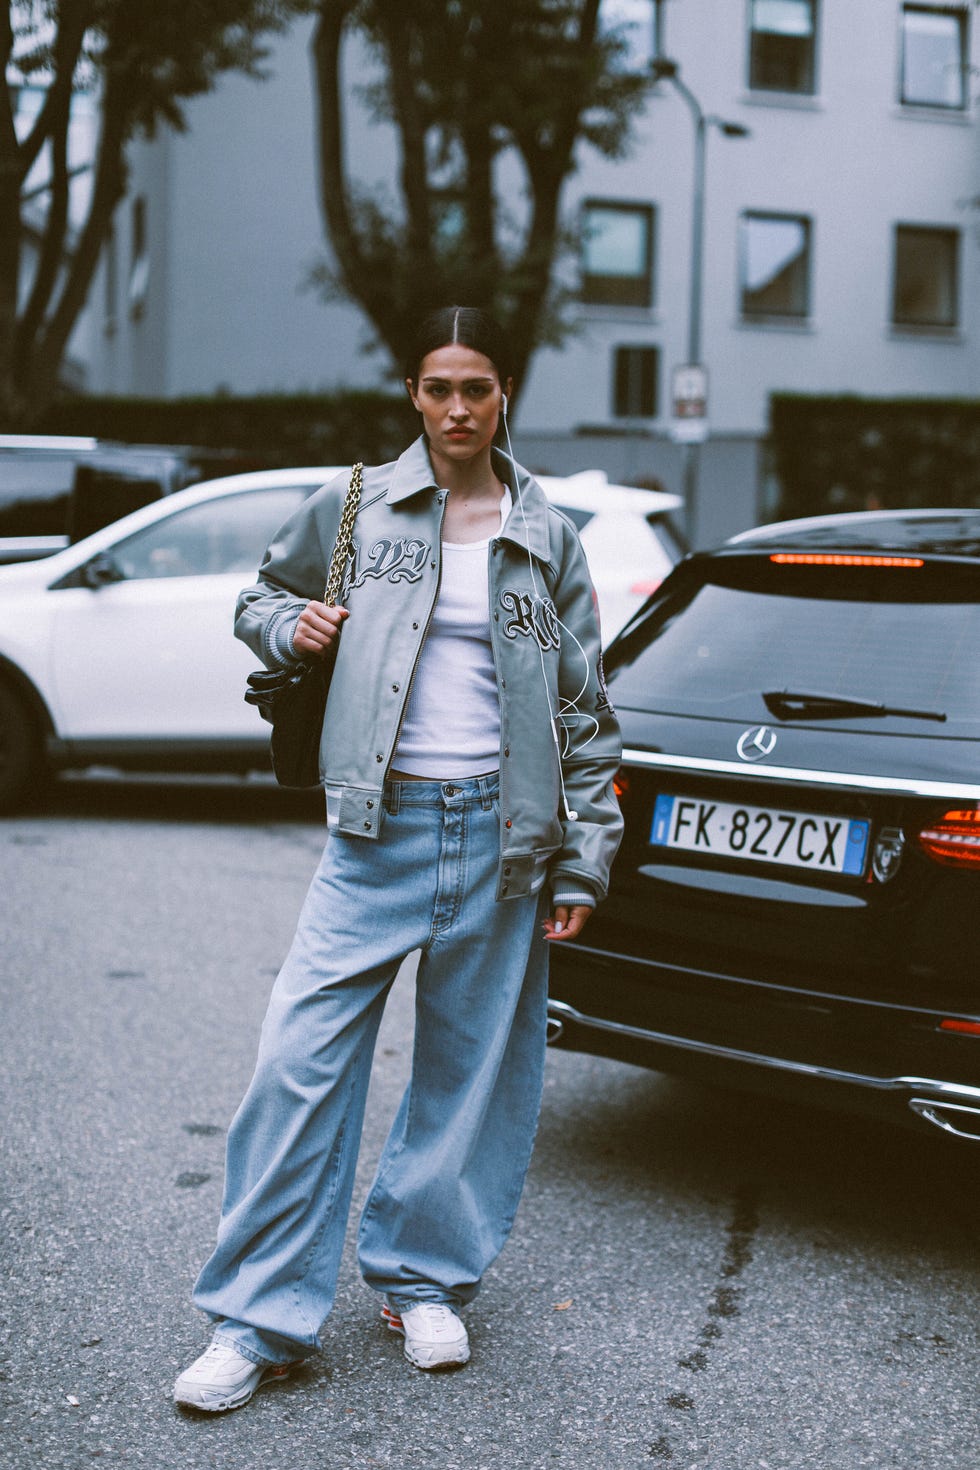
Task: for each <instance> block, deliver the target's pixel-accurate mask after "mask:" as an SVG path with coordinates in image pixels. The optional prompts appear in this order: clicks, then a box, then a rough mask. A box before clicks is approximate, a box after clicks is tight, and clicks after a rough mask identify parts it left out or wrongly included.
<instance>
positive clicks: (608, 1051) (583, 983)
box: [548, 945, 980, 1142]
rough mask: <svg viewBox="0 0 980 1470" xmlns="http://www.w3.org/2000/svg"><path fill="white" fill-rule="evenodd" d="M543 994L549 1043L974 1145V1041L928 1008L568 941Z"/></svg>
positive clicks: (977, 1076)
mask: <svg viewBox="0 0 980 1470" xmlns="http://www.w3.org/2000/svg"><path fill="white" fill-rule="evenodd" d="M556 962H557V963H556ZM551 992H552V993H551V996H550V998H549V1001H548V1039H549V1042H550V1044H551V1045H552V1046H557V1047H561V1048H567V1049H569V1050H573V1051H584V1052H590V1053H592V1054H594V1055H597V1056H606V1057H611V1058H613V1059H616V1060H619V1061H625V1062H631V1063H633V1064H634V1065H638V1066H645V1067H652V1068H656V1069H657V1070H659V1071H664V1072H677V1073H682V1074H684V1075H687V1076H689V1077H692V1078H694V1079H696V1080H699V1081H703V1082H708V1083H720V1084H722V1085H725V1086H733V1087H737V1088H742V1089H748V1090H750V1091H755V1092H762V1093H765V1094H768V1095H779V1096H781V1097H783V1098H786V1099H787V1100H792V1101H798V1102H807V1103H812V1102H816V1103H822V1104H825V1105H830V1106H831V1107H836V1108H839V1109H843V1110H844V1111H848V1112H858V1113H866V1114H867V1113H870V1114H872V1115H875V1116H878V1117H881V1118H887V1119H889V1120H891V1121H892V1122H904V1123H907V1124H909V1125H911V1126H913V1127H916V1128H918V1129H920V1130H921V1129H922V1128H923V1127H924V1126H925V1125H926V1124H928V1125H930V1126H932V1127H934V1128H938V1129H941V1130H942V1131H944V1132H947V1133H950V1134H954V1135H956V1136H959V1137H963V1138H967V1139H970V1140H971V1141H973V1142H980V1039H978V1038H972V1037H971V1038H953V1037H949V1036H946V1035H941V1034H939V1033H938V1031H937V1027H938V1023H939V1020H940V1017H939V1016H938V1015H936V1014H934V1013H930V1012H928V1011H924V1010H923V1011H914V1010H909V1009H907V1008H905V1007H900V1006H889V1005H887V1004H885V1005H881V1004H875V1003H872V1002H868V1001H862V1000H859V999H856V998H845V997H841V996H834V997H831V996H820V997H818V996H817V995H816V994H815V993H814V992H800V991H796V992H794V991H793V990H791V989H790V988H787V987H782V986H780V987H775V986H771V985H763V984H759V983H757V982H752V981H749V980H744V979H743V980H738V979H736V978H735V977H722V976H719V975H717V974H715V975H710V976H709V975H707V974H705V973H704V972H701V973H700V974H699V973H698V972H696V971H687V972H686V973H684V974H681V973H680V972H678V971H675V970H674V969H673V967H670V966H666V965H664V966H660V965H657V964H655V963H651V962H649V961H647V962H639V963H638V962H637V961H636V960H635V959H633V958H628V957H625V956H612V955H610V954H608V952H593V953H591V954H590V952H589V951H588V950H587V949H586V948H584V947H577V946H576V947H574V948H573V946H571V945H570V946H569V947H568V949H567V950H565V951H564V952H563V953H562V954H561V956H560V957H559V956H558V955H553V957H552V982H551Z"/></svg>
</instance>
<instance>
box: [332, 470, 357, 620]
mask: <svg viewBox="0 0 980 1470" xmlns="http://www.w3.org/2000/svg"><path fill="white" fill-rule="evenodd" d="M363 469H364V466H363V464H360V463H358V464H356V465H355V466H354V468H353V469H352V470H351V472H350V484H349V485H348V487H347V499H346V500H345V501H344V510H343V514H342V515H341V517H340V529H339V530H338V532H337V540H336V542H335V543H334V548H333V556H332V557H331V558H330V571H329V572H328V573H327V590H326V591H325V592H324V594H323V600H324V602H325V603H326V604H327V607H333V606H334V604H335V603H336V601H337V597H338V595H339V593H340V584H341V582H342V581H343V579H344V568H345V567H346V565H347V553H348V552H349V551H350V538H351V533H352V531H353V529H354V520H355V518H356V516H357V507H358V504H359V502H360V499H361V484H362V480H361V474H362V471H363Z"/></svg>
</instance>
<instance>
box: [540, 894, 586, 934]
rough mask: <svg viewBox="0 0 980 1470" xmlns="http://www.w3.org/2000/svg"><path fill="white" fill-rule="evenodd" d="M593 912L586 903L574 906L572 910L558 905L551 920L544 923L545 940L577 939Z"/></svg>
mask: <svg viewBox="0 0 980 1470" xmlns="http://www.w3.org/2000/svg"><path fill="white" fill-rule="evenodd" d="M591 912H592V910H591V908H590V907H589V905H588V904H585V903H577V904H573V906H572V907H571V908H566V907H565V905H564V904H563V903H559V904H556V905H555V911H554V913H553V914H552V916H551V918H550V919H545V921H544V937H545V939H557V940H562V939H575V938H576V937H577V936H578V935H579V934H581V932H582V930H583V929H584V928H585V926H586V924H587V923H588V920H589V915H590V914H591Z"/></svg>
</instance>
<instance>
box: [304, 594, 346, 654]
mask: <svg viewBox="0 0 980 1470" xmlns="http://www.w3.org/2000/svg"><path fill="white" fill-rule="evenodd" d="M347 616H348V612H347V609H346V607H328V606H327V604H326V603H325V602H308V603H307V604H306V606H305V607H304V609H303V611H302V612H301V613H300V615H299V618H298V620H297V623H296V627H295V628H294V629H293V648H294V649H295V650H296V652H297V653H302V654H313V655H314V656H315V657H317V658H323V656H324V655H325V654H326V652H327V650H328V649H329V648H330V646H331V644H334V643H336V641H337V639H338V638H339V637H340V630H341V627H342V626H343V622H344V619H345V618H346V617H347Z"/></svg>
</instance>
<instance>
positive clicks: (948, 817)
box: [919, 807, 980, 872]
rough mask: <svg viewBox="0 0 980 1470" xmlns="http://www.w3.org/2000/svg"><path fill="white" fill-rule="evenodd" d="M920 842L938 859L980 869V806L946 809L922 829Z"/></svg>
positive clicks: (963, 866)
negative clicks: (979, 807) (954, 809)
mask: <svg viewBox="0 0 980 1470" xmlns="http://www.w3.org/2000/svg"><path fill="white" fill-rule="evenodd" d="M919 846H920V847H921V848H922V850H923V852H924V853H926V854H927V856H928V857H931V858H932V859H933V861H934V862H937V863H945V864H946V865H947V867H951V868H973V869H975V870H976V871H978V872H980V809H978V808H976V807H970V808H969V809H967V810H966V811H956V812H944V813H943V815H942V816H941V817H940V818H939V820H938V821H936V822H930V823H929V825H928V826H927V827H923V829H922V831H921V832H920V833H919Z"/></svg>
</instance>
